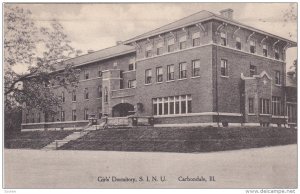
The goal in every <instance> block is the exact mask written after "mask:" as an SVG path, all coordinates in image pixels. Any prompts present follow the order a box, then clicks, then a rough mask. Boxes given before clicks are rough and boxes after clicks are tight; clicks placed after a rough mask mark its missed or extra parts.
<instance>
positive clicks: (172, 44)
mask: <svg viewBox="0 0 300 194" xmlns="http://www.w3.org/2000/svg"><path fill="white" fill-rule="evenodd" d="M174 50H175V40H174V38H172V39H170V40H168V52H173V51H174Z"/></svg>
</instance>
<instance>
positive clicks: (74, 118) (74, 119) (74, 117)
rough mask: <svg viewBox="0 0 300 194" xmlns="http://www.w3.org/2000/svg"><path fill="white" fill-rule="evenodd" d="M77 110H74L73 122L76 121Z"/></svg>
mask: <svg viewBox="0 0 300 194" xmlns="http://www.w3.org/2000/svg"><path fill="white" fill-rule="evenodd" d="M76 119H77V118H76V110H72V121H76Z"/></svg>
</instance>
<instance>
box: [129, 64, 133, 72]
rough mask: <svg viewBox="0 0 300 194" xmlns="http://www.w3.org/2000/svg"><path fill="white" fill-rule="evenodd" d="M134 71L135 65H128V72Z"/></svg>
mask: <svg viewBox="0 0 300 194" xmlns="http://www.w3.org/2000/svg"><path fill="white" fill-rule="evenodd" d="M132 70H134V65H133V63H131V64H129V65H128V71H132Z"/></svg>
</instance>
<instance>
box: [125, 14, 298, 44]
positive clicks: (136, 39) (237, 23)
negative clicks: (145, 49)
mask: <svg viewBox="0 0 300 194" xmlns="http://www.w3.org/2000/svg"><path fill="white" fill-rule="evenodd" d="M212 19H215V20H220V21H223V22H226V23H229V24H231V25H235V26H239V27H242V28H245V29H248V30H251V31H254V32H258V33H260V34H265V35H267V36H270V37H273V38H276V39H279V40H283V41H285V42H288V43H290V44H291V46H292V47H296V46H297V42H295V41H292V40H289V39H286V38H283V37H280V36H277V35H275V34H271V33H269V32H265V31H263V30H259V29H257V28H254V27H251V26H247V25H245V24H241V23H239V22H236V21H232V20H228V19H226V18H223V17H221V16H217V15H215V14H214V15H213V16H209V17H207V18H205V19H201V20H198V21H195V22H191V23H188V24H184V25H181V26H178V27H175V28H171V29H168V30H164V31H161V32H159V33H155V34H153V35H150V36H148V38H149V37H153V36H157V35H160V34H164V33H166V32H169V31H172V30H176V29H180V28H183V27H186V26H191V25H194V24H197V23H200V22H204V21H208V20H212ZM170 24H171V23H170ZM167 25H168V24H167ZM150 32H151V31H150ZM146 33H147V32H146ZM146 38H147V37H142V38H132V39H129V40H126V41H124V42H123V43H124V44H129V43H132V42H136V41H139V40H143V39H146Z"/></svg>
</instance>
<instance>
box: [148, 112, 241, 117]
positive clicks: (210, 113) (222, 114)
mask: <svg viewBox="0 0 300 194" xmlns="http://www.w3.org/2000/svg"><path fill="white" fill-rule="evenodd" d="M214 115H220V116H238V117H240V116H242V114H240V113H226V112H220V113H219V114H218V113H217V112H201V113H186V114H171V115H154V116H153V117H154V118H168V117H190V116H214Z"/></svg>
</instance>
